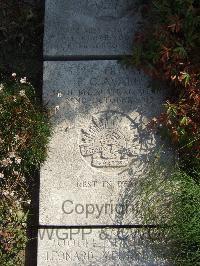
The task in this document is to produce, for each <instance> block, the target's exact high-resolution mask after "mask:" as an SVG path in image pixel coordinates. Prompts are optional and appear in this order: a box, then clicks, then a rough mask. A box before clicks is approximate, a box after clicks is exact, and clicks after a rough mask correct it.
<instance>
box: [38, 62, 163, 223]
mask: <svg viewBox="0 0 200 266" xmlns="http://www.w3.org/2000/svg"><path fill="white" fill-rule="evenodd" d="M44 66H45V68H44V86H43V94H44V95H43V98H44V102H45V103H47V104H48V107H49V108H50V110H51V112H52V124H53V127H54V134H53V136H52V139H51V142H50V145H49V158H48V160H47V162H46V164H45V165H44V166H43V168H42V170H41V181H40V182H41V185H40V186H41V188H40V224H42V225H54V226H55V225H61V226H62V225H67V226H71V225H73V226H78V225H105V226H107V225H117V224H129V225H130V224H132V225H134V224H140V222H141V221H140V217H139V216H138V217H137V216H136V213H138V211H137V210H135V209H136V205H135V204H134V196H135V195H134V193H133V192H132V193H129V192H128V191H129V187H130V186H132V187H134V182H136V181H137V179H138V178H140V177H141V176H142V174H143V172H144V170H145V167H146V165H147V164H148V161H149V160H150V158H151V156H152V154H153V153H154V151H155V150H156V149H157V148H158V147H160V141H159V139H158V138H157V137H156V136H155V135H154V134H152V133H150V131H149V130H148V127H147V125H148V122H149V120H150V119H151V118H153V117H154V116H156V115H158V113H159V112H160V106H161V103H162V101H163V97H162V96H161V93H153V92H152V91H151V89H150V88H148V82H149V80H148V79H147V77H146V76H145V75H144V74H143V73H140V72H139V71H137V70H130V69H123V68H122V66H121V65H120V64H118V62H117V61H107V60H105V61H71V62H69V61H68V62H45V64H44ZM130 194H131V195H130Z"/></svg>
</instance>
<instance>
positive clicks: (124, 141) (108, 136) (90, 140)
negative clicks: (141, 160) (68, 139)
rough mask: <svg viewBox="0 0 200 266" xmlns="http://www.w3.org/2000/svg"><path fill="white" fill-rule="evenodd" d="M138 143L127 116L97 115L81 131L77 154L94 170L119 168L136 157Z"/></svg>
mask: <svg viewBox="0 0 200 266" xmlns="http://www.w3.org/2000/svg"><path fill="white" fill-rule="evenodd" d="M137 141H138V132H137V128H136V127H134V125H133V123H132V121H131V119H130V118H129V117H128V116H127V115H125V114H122V113H118V112H114V111H107V112H100V113H98V114H95V115H93V116H92V118H91V124H90V125H89V127H88V128H87V129H82V130H81V143H80V152H81V154H82V156H83V157H85V158H86V159H87V160H89V161H90V164H91V166H93V167H96V168H105V169H107V168H121V167H126V166H128V164H129V162H130V157H133V156H134V155H135V151H136V148H137V146H138V145H137ZM138 144H139V143H138Z"/></svg>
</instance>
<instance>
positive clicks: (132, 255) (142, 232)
mask: <svg viewBox="0 0 200 266" xmlns="http://www.w3.org/2000/svg"><path fill="white" fill-rule="evenodd" d="M149 236H151V237H152V236H153V237H154V238H155V236H156V230H155V229H151V230H150V229H148V230H147V229H108V228H107V229H48V231H47V229H41V230H40V231H39V234H38V266H55V265H56V266H67V265H71V266H75V265H88V266H89V265H90V266H93V265H94V266H96V265H108V266H111V265H113V266H114V265H118V266H121V265H126V266H127V265H132V266H134V265H135V266H148V265H149V266H154V265H155V266H156V265H159V266H164V265H170V264H169V263H168V262H167V261H166V260H165V259H163V258H162V257H164V256H163V255H164V254H167V252H168V247H167V245H166V244H164V243H163V244H161V243H160V244H159V245H158V244H157V245H156V244H155V243H154V244H152V242H150V240H149V239H150V238H149ZM164 252H165V253H164Z"/></svg>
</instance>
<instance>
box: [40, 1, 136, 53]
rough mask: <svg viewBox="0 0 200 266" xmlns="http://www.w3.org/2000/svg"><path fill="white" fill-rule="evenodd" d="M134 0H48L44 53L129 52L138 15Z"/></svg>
mask: <svg viewBox="0 0 200 266" xmlns="http://www.w3.org/2000/svg"><path fill="white" fill-rule="evenodd" d="M134 4H135V1H133V0H93V1H88V0H67V1H66V0H59V1H55V0H47V1H46V10H45V37H44V55H45V56H84V55H92V56H98V55H99V56H100V55H101V56H102V55H124V54H130V52H131V47H132V45H133V38H134V33H135V31H136V30H137V27H138V21H139V16H138V15H137V14H136V13H135V12H134Z"/></svg>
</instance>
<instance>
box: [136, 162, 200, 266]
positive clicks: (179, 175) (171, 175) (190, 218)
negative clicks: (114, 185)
mask: <svg viewBox="0 0 200 266" xmlns="http://www.w3.org/2000/svg"><path fill="white" fill-rule="evenodd" d="M170 167H171V166H170V165H168V167H167V165H166V162H164V161H162V160H161V159H160V158H157V159H155V160H154V161H153V162H152V163H151V164H150V167H149V168H148V170H147V172H146V174H145V177H144V179H142V180H141V181H140V184H139V186H138V187H139V189H138V191H137V193H138V195H139V200H138V201H139V202H140V209H141V210H142V212H143V213H142V219H143V223H144V224H149V223H151V224H152V223H154V224H159V225H160V230H159V231H158V232H157V236H158V237H155V239H157V240H158V241H160V242H162V241H165V243H166V246H168V247H170V252H169V253H168V254H166V259H167V260H168V261H170V262H171V263H172V265H180V266H182V265H198V263H199V261H200V249H199V247H200V227H199V224H200V215H199V213H200V186H199V183H197V182H196V181H195V180H194V179H193V177H191V176H190V175H188V174H187V173H185V172H184V171H182V170H181V169H180V168H179V167H178V166H177V167H175V168H174V170H173V171H172V169H171V170H170ZM171 168H172V167H171ZM159 239H160V240H159ZM153 241H154V240H153Z"/></svg>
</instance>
